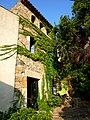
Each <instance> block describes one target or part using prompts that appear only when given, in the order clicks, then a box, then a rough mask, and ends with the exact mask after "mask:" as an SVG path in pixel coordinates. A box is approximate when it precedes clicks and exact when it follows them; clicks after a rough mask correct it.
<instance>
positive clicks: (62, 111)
mask: <svg viewBox="0 0 90 120" xmlns="http://www.w3.org/2000/svg"><path fill="white" fill-rule="evenodd" d="M53 120H90V101H81V100H80V99H79V98H73V99H71V100H67V99H66V100H65V102H64V104H63V105H61V107H57V108H55V109H54V110H53Z"/></svg>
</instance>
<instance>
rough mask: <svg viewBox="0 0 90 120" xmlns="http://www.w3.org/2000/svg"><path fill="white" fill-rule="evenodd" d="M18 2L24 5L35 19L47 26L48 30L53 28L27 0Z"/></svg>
mask: <svg viewBox="0 0 90 120" xmlns="http://www.w3.org/2000/svg"><path fill="white" fill-rule="evenodd" d="M20 2H21V3H22V4H23V5H25V6H26V7H27V8H28V9H29V10H30V11H31V12H33V13H34V14H35V15H36V17H37V18H39V19H40V20H41V21H42V22H43V23H44V24H45V25H48V26H49V27H50V28H53V26H52V25H51V24H50V23H49V22H48V20H46V19H45V17H44V16H43V15H42V14H41V13H40V12H39V11H38V10H37V9H36V8H35V7H34V6H33V5H32V4H31V3H30V2H29V1H28V0H20Z"/></svg>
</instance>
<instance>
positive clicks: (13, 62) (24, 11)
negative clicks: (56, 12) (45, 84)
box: [0, 0, 52, 111]
mask: <svg viewBox="0 0 90 120" xmlns="http://www.w3.org/2000/svg"><path fill="white" fill-rule="evenodd" d="M19 16H23V17H24V18H26V19H28V20H29V21H30V22H31V23H33V24H34V25H35V26H37V27H38V28H39V29H40V30H41V31H42V32H44V33H45V34H46V35H48V30H47V29H46V27H45V26H49V27H51V28H52V25H51V24H50V23H49V22H48V21H47V20H46V19H45V18H44V17H43V16H42V15H41V13H40V12H39V11H38V10H37V9H36V8H35V7H34V6H33V5H32V4H31V3H30V2H29V1H28V0H20V1H19V2H18V3H17V4H16V5H14V6H13V7H12V8H11V9H10V11H8V10H6V9H4V8H3V7H1V6H0V41H1V42H0V46H1V45H7V44H8V45H11V44H19V45H21V42H22V43H23V44H24V45H25V46H26V48H27V49H28V50H30V49H31V48H30V47H31V42H30V41H31V37H30V36H24V35H23V34H19V33H20V32H21V31H23V26H22V24H20V23H19ZM24 29H25V30H27V31H28V32H30V33H32V34H33V35H35V34H36V31H35V30H34V29H33V28H27V27H24ZM33 54H34V53H33ZM3 66H4V67H3ZM0 68H2V69H1V70H0V96H2V97H1V98H0V111H5V110H7V109H8V108H9V107H10V106H11V104H10V103H11V101H13V99H14V98H15V99H16V97H15V96H16V93H17V91H18V90H20V91H22V95H23V96H24V98H25V100H26V103H27V101H28V100H27V98H28V96H29V91H30V90H31V91H32V93H31V92H30V94H31V97H32V95H33V92H34V85H36V86H35V87H36V88H37V85H38V89H37V91H39V93H40V98H42V80H43V78H44V77H45V71H44V65H43V64H42V63H41V62H39V61H37V62H35V61H33V60H32V59H31V58H27V57H25V56H23V55H22V56H21V55H16V54H15V55H14V56H12V57H11V58H9V59H7V60H6V61H0ZM33 80H34V81H36V84H35V83H34V82H33ZM37 83H38V84H37ZM28 84H30V85H31V87H33V89H30V87H28ZM2 91H3V92H2ZM37 91H36V93H37V95H38V92H37ZM3 93H4V94H3ZM7 95H8V96H9V97H7ZM37 95H33V96H36V97H37ZM29 97H30V96H29ZM30 99H31V98H30ZM5 105H6V106H5ZM26 106H27V104H26Z"/></svg>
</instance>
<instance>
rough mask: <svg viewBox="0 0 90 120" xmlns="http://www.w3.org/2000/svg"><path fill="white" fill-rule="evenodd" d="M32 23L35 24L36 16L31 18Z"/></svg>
mask: <svg viewBox="0 0 90 120" xmlns="http://www.w3.org/2000/svg"><path fill="white" fill-rule="evenodd" d="M31 22H32V23H34V22H35V16H34V15H32V16H31Z"/></svg>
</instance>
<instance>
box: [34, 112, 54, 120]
mask: <svg viewBox="0 0 90 120" xmlns="http://www.w3.org/2000/svg"><path fill="white" fill-rule="evenodd" d="M32 120H52V114H51V113H50V112H46V111H40V112H38V113H37V114H35V115H34V116H32Z"/></svg>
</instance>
